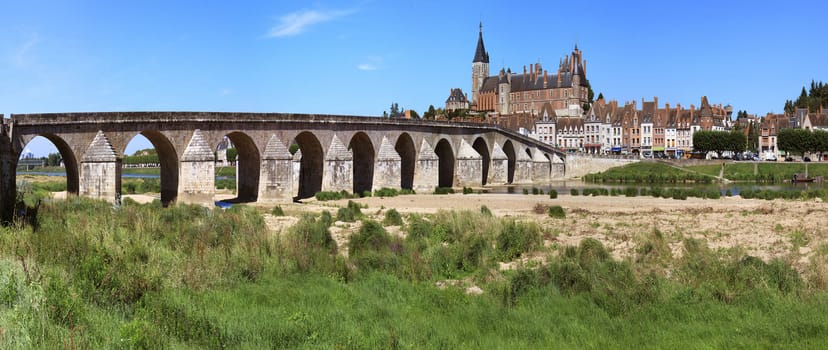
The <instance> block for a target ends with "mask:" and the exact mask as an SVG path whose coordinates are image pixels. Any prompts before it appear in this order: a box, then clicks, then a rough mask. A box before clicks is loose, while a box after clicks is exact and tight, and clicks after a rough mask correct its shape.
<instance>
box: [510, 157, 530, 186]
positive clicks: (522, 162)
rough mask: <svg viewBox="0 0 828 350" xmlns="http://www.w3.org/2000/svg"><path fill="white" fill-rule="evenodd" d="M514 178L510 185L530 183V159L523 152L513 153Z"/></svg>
mask: <svg viewBox="0 0 828 350" xmlns="http://www.w3.org/2000/svg"><path fill="white" fill-rule="evenodd" d="M515 153H517V154H516V158H517V159H516V160H515V176H514V178H513V179H512V183H515V184H525V183H531V182H532V158H531V157H529V155H528V154H526V152H525V151H524V150H520V151H518V152H515Z"/></svg>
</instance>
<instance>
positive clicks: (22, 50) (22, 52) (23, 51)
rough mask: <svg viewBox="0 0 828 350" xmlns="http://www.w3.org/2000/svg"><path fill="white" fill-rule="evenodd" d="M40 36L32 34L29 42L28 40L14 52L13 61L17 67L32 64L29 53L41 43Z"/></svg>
mask: <svg viewBox="0 0 828 350" xmlns="http://www.w3.org/2000/svg"><path fill="white" fill-rule="evenodd" d="M40 41H41V40H40V36H39V35H38V34H37V33H32V34H31V36H30V37H29V40H26V42H24V43H23V44H22V45H20V46H19V47H17V49H15V50H14V54H13V56H12V57H13V58H12V61H13V63H14V65H15V66H17V67H25V66H28V65H29V63H30V57H29V56H30V55H29V52H30V51H31V50H32V49H33V48H34V47H35V46H37V44H39V43H40Z"/></svg>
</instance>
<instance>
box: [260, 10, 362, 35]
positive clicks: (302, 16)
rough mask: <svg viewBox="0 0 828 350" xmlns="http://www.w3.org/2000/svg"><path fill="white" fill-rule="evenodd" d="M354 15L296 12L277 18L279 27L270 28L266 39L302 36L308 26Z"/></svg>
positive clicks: (336, 12)
mask: <svg viewBox="0 0 828 350" xmlns="http://www.w3.org/2000/svg"><path fill="white" fill-rule="evenodd" d="M352 13H354V10H331V11H318V10H308V11H298V12H293V13H289V14H287V15H284V16H282V17H280V18H279V25H277V26H275V27H273V28H270V31H269V32H268V33H267V36H268V37H271V38H281V37H288V36H294V35H299V34H302V33H303V32H304V31H305V30H307V29H308V28H309V27H310V26H312V25H314V24H319V23H323V22H328V21H332V20H334V19H337V18H340V17H344V16H347V15H350V14H352Z"/></svg>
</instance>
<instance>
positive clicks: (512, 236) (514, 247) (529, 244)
mask: <svg viewBox="0 0 828 350" xmlns="http://www.w3.org/2000/svg"><path fill="white" fill-rule="evenodd" d="M540 243H541V235H540V229H539V228H538V226H537V224H530V223H521V222H516V221H506V222H504V223H503V227H502V228H501V230H500V234H498V236H497V251H498V253H499V255H500V259H501V260H503V261H508V260H513V259H515V258H518V257H520V256H521V255H522V254H524V253H526V252H529V251H531V250H532V249H534V248H535V247H537V246H538V245H540Z"/></svg>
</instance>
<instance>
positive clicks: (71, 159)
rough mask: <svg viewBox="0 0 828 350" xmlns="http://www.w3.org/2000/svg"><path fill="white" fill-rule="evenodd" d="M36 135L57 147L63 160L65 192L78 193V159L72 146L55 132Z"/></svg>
mask: <svg viewBox="0 0 828 350" xmlns="http://www.w3.org/2000/svg"><path fill="white" fill-rule="evenodd" d="M37 136H39V137H42V138H45V139H46V140H49V142H51V143H52V144H53V145H54V146H55V148H57V151H58V154H60V158H61V159H62V160H63V167H64V168H65V169H66V192H67V193H72V194H78V192H79V191H80V174H79V169H80V167H79V165H78V159H77V157H76V156H75V152H74V151H72V147H70V146H69V144H68V143H67V142H66V141H65V140H64V139H63V138H62V137H60V136H58V135H56V134H50V133H46V134H38V135H37ZM37 136H36V137H33V138H32V139H31V140H29V141H28V142H26V144H25V145H24V147H22V148H21V149H20V151H21V152H22V151H23V150H25V149H26V147H25V146H28V145H29V144H31V142H32V141H35V139H36V138H37ZM17 157H18V158H19V157H20V155H19V154H18V155H17Z"/></svg>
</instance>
